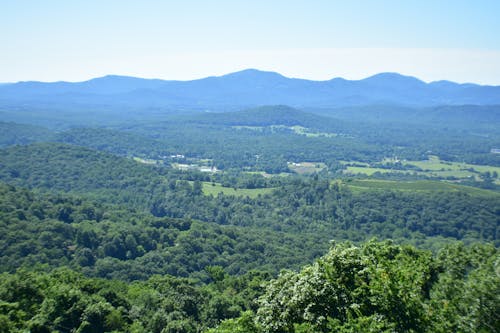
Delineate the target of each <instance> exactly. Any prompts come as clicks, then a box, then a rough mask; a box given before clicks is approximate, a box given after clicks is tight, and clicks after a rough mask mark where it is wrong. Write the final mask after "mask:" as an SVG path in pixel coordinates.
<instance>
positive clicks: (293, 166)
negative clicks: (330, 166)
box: [288, 162, 326, 175]
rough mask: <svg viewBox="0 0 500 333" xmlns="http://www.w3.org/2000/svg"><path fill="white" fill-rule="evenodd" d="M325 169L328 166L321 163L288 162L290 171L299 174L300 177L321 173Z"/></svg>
mask: <svg viewBox="0 0 500 333" xmlns="http://www.w3.org/2000/svg"><path fill="white" fill-rule="evenodd" d="M324 168H326V164H325V163H321V162H300V163H292V162H288V169H290V170H291V171H293V172H295V173H298V174H299V175H305V174H311V173H315V172H320V171H321V170H323V169H324Z"/></svg>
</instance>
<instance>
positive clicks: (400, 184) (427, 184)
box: [344, 179, 500, 197]
mask: <svg viewBox="0 0 500 333" xmlns="http://www.w3.org/2000/svg"><path fill="white" fill-rule="evenodd" d="M344 185H347V186H348V187H349V188H350V189H352V190H353V191H366V190H398V191H419V192H424V191H429V192H432V191H449V192H459V191H460V192H466V193H468V194H471V195H483V196H484V195H486V196H499V197H500V193H497V192H494V191H489V190H483V189H479V188H476V187H470V186H464V185H457V184H451V183H448V182H442V181H433V180H417V181H393V180H378V179H355V180H349V181H346V182H344Z"/></svg>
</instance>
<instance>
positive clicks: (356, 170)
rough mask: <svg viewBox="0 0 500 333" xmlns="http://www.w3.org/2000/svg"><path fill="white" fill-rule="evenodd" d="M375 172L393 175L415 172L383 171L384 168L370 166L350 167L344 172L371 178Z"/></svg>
mask: <svg viewBox="0 0 500 333" xmlns="http://www.w3.org/2000/svg"><path fill="white" fill-rule="evenodd" d="M375 172H380V173H392V172H398V173H411V172H413V171H403V170H392V169H383V168H372V167H368V166H367V167H362V166H348V167H347V168H346V169H345V170H344V173H348V174H351V175H357V174H363V175H367V176H371V175H373V174H374V173H375Z"/></svg>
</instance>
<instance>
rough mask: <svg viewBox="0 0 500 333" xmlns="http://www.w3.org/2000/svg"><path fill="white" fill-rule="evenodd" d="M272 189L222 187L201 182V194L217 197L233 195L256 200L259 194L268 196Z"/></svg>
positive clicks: (217, 184)
mask: <svg viewBox="0 0 500 333" xmlns="http://www.w3.org/2000/svg"><path fill="white" fill-rule="evenodd" d="M273 190H274V188H252V189H248V188H239V189H234V188H232V187H224V186H222V185H221V184H219V183H211V182H203V194H205V195H213V196H217V195H218V194H219V193H222V194H224V195H235V196H239V197H246V196H248V197H250V198H256V197H257V196H258V195H259V194H260V195H264V194H269V193H271V192H272V191H273Z"/></svg>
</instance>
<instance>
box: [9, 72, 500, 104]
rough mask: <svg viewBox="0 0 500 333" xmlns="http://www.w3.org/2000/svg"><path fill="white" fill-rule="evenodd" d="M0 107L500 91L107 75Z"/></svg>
mask: <svg viewBox="0 0 500 333" xmlns="http://www.w3.org/2000/svg"><path fill="white" fill-rule="evenodd" d="M0 104H3V105H10V106H12V105H18V104H22V105H36V104H39V105H45V106H47V105H48V106H51V105H56V106H64V105H67V104H70V105H79V106H85V105H93V106H96V105H101V106H124V105H128V106H133V107H176V106H183V107H191V108H218V107H220V108H246V107H254V106H259V105H270V104H284V105H290V106H294V107H345V106H363V105H375V104H377V105H381V104H385V105H387V104H388V105H399V106H437V105H466V104H471V105H493V104H500V86H482V85H477V84H458V83H454V82H450V81H437V82H431V83H425V82H423V81H421V80H419V79H417V78H414V77H410V76H404V75H401V74H398V73H381V74H377V75H374V76H371V77H368V78H366V79H362V80H345V79H342V78H334V79H332V80H327V81H312V80H304V79H297V78H287V77H285V76H283V75H280V74H278V73H274V72H265V71H259V70H256V69H247V70H243V71H240V72H236V73H231V74H227V75H223V76H217V77H207V78H203V79H198V80H190V81H169V80H159V79H142V78H136V77H127V76H117V75H108V76H104V77H101V78H95V79H92V80H89V81H84V82H76V83H71V82H52V83H45V82H34V81H31V82H18V83H11V84H2V85H0Z"/></svg>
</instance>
